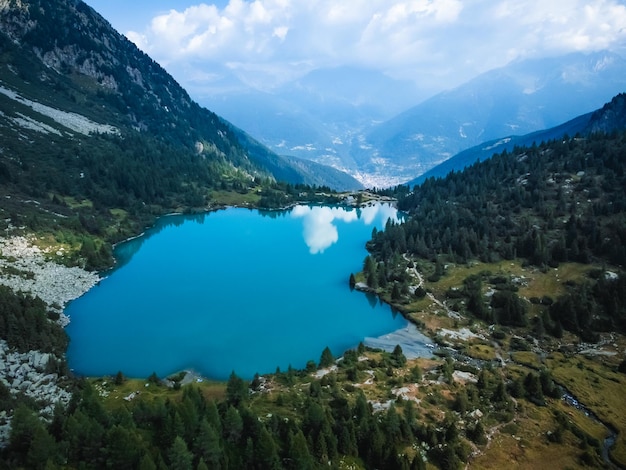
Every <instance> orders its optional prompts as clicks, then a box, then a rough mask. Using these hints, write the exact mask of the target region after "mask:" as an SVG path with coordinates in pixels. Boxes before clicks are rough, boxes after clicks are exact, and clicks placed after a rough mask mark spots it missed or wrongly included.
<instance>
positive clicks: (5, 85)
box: [0, 0, 354, 202]
mask: <svg viewBox="0 0 626 470" xmlns="http://www.w3.org/2000/svg"><path fill="white" fill-rule="evenodd" d="M0 33H1V34H0V43H1V44H2V48H1V50H2V56H1V60H0V86H1V87H2V90H3V92H2V95H3V96H1V98H2V100H1V101H0V106H1V107H0V110H1V111H2V114H1V115H0V118H2V121H1V122H0V124H1V126H0V132H2V134H3V141H5V142H9V144H5V145H3V147H4V151H5V154H6V153H12V154H13V155H14V157H13V158H14V159H15V158H21V155H20V153H25V152H28V151H29V149H27V148H24V146H21V145H17V144H16V143H15V142H16V141H19V140H20V139H22V138H25V139H28V140H30V141H31V142H33V143H35V144H36V142H37V141H40V140H42V139H41V137H42V135H41V134H45V135H53V136H54V137H55V139H56V141H58V143H59V145H62V146H67V144H66V143H63V144H62V142H63V141H65V140H66V139H70V140H72V142H75V141H77V140H80V139H82V138H84V137H81V136H80V135H76V134H75V133H78V134H82V136H87V134H89V133H98V134H109V137H110V138H109V140H110V141H113V143H112V146H113V147H114V148H115V150H114V149H110V150H112V151H113V152H119V147H122V151H123V147H124V146H125V145H124V144H123V143H122V142H123V141H124V142H126V143H127V142H128V141H130V140H132V139H138V142H137V146H139V147H144V148H150V147H151V146H152V145H162V146H167V147H169V148H170V150H171V151H172V152H175V153H177V154H181V155H186V157H185V158H188V159H193V158H196V160H202V159H204V160H208V161H209V162H210V163H211V164H213V166H214V167H215V168H213V170H214V171H215V173H216V174H214V175H213V176H212V177H211V179H212V180H213V181H215V180H217V179H219V178H220V175H219V174H217V173H223V171H221V170H218V169H217V167H216V165H217V166H220V165H222V166H225V167H231V168H236V169H237V170H238V171H240V172H242V175H243V173H245V174H247V175H248V176H247V177H255V176H267V177H273V174H272V170H273V167H272V165H271V164H270V163H269V162H268V161H267V160H263V159H258V158H257V159H254V158H251V157H250V156H249V155H248V154H247V152H246V150H245V149H244V148H242V146H241V144H240V142H239V141H238V139H237V137H236V136H235V135H234V133H233V131H232V129H231V126H229V125H228V124H227V123H225V122H223V120H222V119H220V118H219V117H218V116H217V115H215V114H214V113H212V112H210V111H208V110H207V109H204V108H202V107H200V106H199V105H198V104H197V103H196V102H194V101H193V100H192V99H191V98H190V97H189V95H188V94H187V92H186V91H185V90H184V89H182V88H181V87H180V86H179V85H178V84H177V83H176V82H175V81H174V80H173V79H172V77H171V76H170V75H169V74H167V72H165V70H163V69H162V68H161V66H159V64H157V63H156V62H154V61H153V60H152V59H151V58H150V57H148V56H147V55H145V54H144V53H142V52H141V51H139V50H138V49H137V48H136V47H135V45H134V44H132V43H131V42H130V41H128V40H127V39H126V38H125V37H124V36H122V35H120V34H118V33H117V32H116V31H115V30H113V28H112V27H111V26H110V25H109V23H108V22H107V21H106V20H104V19H103V18H102V17H101V16H100V15H98V14H97V13H96V12H95V11H94V10H93V9H91V8H90V7H89V6H87V5H86V4H84V3H83V2H81V1H78V0H63V1H60V2H44V1H39V0H28V1H22V0H3V1H2V2H0ZM33 103H36V104H33ZM23 105H26V108H24V106H23ZM42 110H43V112H42ZM64 113H65V114H64ZM67 113H69V115H68V114H67ZM42 114H43V116H42ZM55 116H56V118H55ZM61 116H63V117H61ZM50 120H51V121H52V122H50ZM78 121H81V122H82V124H80V125H83V127H82V128H80V129H77V128H76V126H77V125H79V124H78ZM87 122H90V124H89V125H87V127H84V124H85V123H87ZM59 126H60V127H59ZM143 139H146V140H148V141H153V142H152V144H150V143H140V141H142V140H143ZM11 143H13V145H11ZM54 148H55V147H53V149H54ZM52 151H54V150H52ZM149 151H151V150H149ZM152 151H153V150H152ZM15 154H17V155H15ZM197 157H199V158H197ZM5 163H6V162H5ZM7 164H8V165H9V166H10V164H9V163H7ZM194 164H195V163H194ZM283 165H286V166H289V165H290V164H289V162H288V161H284V162H283ZM293 171H294V173H295V174H296V175H297V176H298V178H297V179H295V180H294V181H289V182H293V183H300V182H304V183H308V182H309V181H308V179H307V177H306V176H303V175H300V173H299V172H298V170H297V168H294V169H293ZM13 173H14V174H16V173H19V172H18V171H17V170H16V171H14V172H13ZM85 173H86V172H85V171H80V172H79V174H85ZM194 173H197V172H190V174H194ZM336 179H337V178H336ZM351 182H352V183H354V182H353V181H351ZM144 202H145V201H144Z"/></svg>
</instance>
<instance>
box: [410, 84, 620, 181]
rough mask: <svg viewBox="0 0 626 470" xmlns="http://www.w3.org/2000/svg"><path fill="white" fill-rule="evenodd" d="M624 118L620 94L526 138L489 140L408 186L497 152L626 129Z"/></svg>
mask: <svg viewBox="0 0 626 470" xmlns="http://www.w3.org/2000/svg"><path fill="white" fill-rule="evenodd" d="M624 116H626V94H624V93H620V94H619V95H617V96H615V97H614V98H613V99H612V100H611V101H610V102H609V103H606V104H605V105H604V106H603V107H602V108H600V109H598V110H596V111H594V112H591V113H586V114H583V115H581V116H578V117H576V118H574V119H572V120H570V121H567V122H566V123H564V124H561V125H559V126H555V127H552V128H550V129H545V130H541V131H537V132H531V133H530V134H526V135H510V136H506V137H502V138H499V139H494V140H489V141H487V142H483V143H481V144H480V145H476V146H474V147H471V148H469V149H466V150H463V151H462V152H459V153H458V154H456V155H455V156H454V157H452V158H450V159H448V160H446V161H444V162H443V163H440V164H439V165H437V166H435V167H434V168H432V169H430V170H428V171H427V172H426V173H424V174H422V175H420V176H418V177H417V178H414V179H413V180H411V181H409V182H408V183H407V184H408V186H410V187H413V186H415V185H416V184H420V183H422V182H423V181H424V180H426V179H427V178H430V177H444V176H446V175H447V174H448V173H449V172H451V171H461V170H463V168H465V167H467V166H469V165H471V164H472V163H474V162H476V161H482V160H485V159H487V158H489V157H491V156H492V155H494V154H495V153H501V152H504V151H508V152H510V151H512V150H513V149H514V148H515V147H524V146H525V147H532V146H533V145H538V144H540V143H542V142H548V141H551V140H554V139H562V138H563V137H564V136H570V137H573V136H576V135H580V136H588V135H590V134H592V133H594V132H605V133H610V132H613V131H614V130H622V129H625V128H626V121H625V120H624Z"/></svg>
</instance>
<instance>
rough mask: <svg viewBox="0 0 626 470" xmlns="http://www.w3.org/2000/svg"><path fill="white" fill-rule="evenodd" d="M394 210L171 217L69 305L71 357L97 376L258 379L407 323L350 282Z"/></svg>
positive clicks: (126, 248)
mask: <svg viewBox="0 0 626 470" xmlns="http://www.w3.org/2000/svg"><path fill="white" fill-rule="evenodd" d="M390 217H391V218H394V219H395V218H397V212H396V210H395V208H393V207H392V206H390V205H383V204H381V205H376V206H371V207H365V208H361V209H348V208H339V207H325V206H311V207H309V206H297V207H295V208H294V209H292V210H289V211H280V212H261V211H257V210H248V209H241V208H231V209H226V210H221V211H217V212H212V213H208V214H203V215H196V216H183V215H173V216H167V217H163V218H162V219H160V220H159V221H158V223H157V225H156V226H155V227H154V228H152V229H150V230H149V231H147V232H146V233H145V234H144V235H142V236H141V237H139V238H136V239H134V240H130V241H128V242H125V243H123V244H121V245H119V246H118V247H117V248H116V251H115V255H116V258H117V259H118V267H117V268H116V269H115V270H114V271H112V272H111V273H110V274H109V275H108V277H106V278H105V279H104V280H102V282H100V284H99V285H98V286H96V287H94V288H93V289H91V290H90V291H89V292H88V293H86V294H85V295H84V296H82V297H81V298H79V299H77V300H75V301H73V302H71V303H70V304H69V305H68V307H67V308H66V310H65V312H66V313H67V314H68V315H69V316H70V318H71V323H70V325H69V326H68V327H67V333H68V334H69V336H70V347H69V350H68V360H69V365H70V367H71V368H72V369H73V370H74V372H75V373H77V374H81V375H92V376H101V375H110V374H115V373H116V372H117V371H118V370H121V371H122V372H123V373H124V374H125V375H126V376H130V377H147V376H148V375H150V374H151V373H152V372H156V373H157V375H159V376H160V377H163V376H166V375H168V374H171V373H173V372H176V371H180V370H183V369H193V370H195V371H197V372H198V373H200V374H202V375H203V376H205V377H208V378H211V379H225V378H227V377H228V376H229V375H230V373H231V372H232V371H233V370H234V371H235V372H236V373H237V374H238V375H239V376H241V377H244V378H251V377H252V376H253V375H254V374H255V373H256V372H258V373H260V374H263V373H269V372H274V371H275V370H276V367H277V366H278V367H280V368H281V370H286V369H287V368H288V366H289V365H290V364H291V365H292V366H293V367H295V368H303V367H304V366H305V364H306V362H307V361H308V360H310V359H313V360H314V361H316V362H317V361H319V358H320V355H321V352H322V350H323V349H324V348H325V347H326V346H329V347H330V349H331V351H332V352H333V354H335V355H336V356H338V355H340V354H342V353H343V352H345V351H346V350H347V349H349V348H353V347H355V346H357V345H358V343H359V342H360V341H362V340H363V339H364V338H365V337H368V336H370V337H371V336H380V335H383V334H386V333H389V332H391V331H394V330H397V329H399V328H403V327H404V326H406V325H407V321H406V320H405V319H404V318H403V317H402V315H400V314H395V313H393V312H392V310H391V308H390V307H389V306H388V305H386V304H382V303H380V302H379V301H378V300H377V299H376V298H375V297H373V296H371V295H369V296H368V295H366V294H364V293H362V292H358V291H352V290H351V289H350V287H349V285H348V278H349V275H350V273H351V272H357V271H360V270H361V268H362V264H363V259H364V258H365V256H366V255H367V252H366V250H365V242H366V241H367V240H369V239H370V238H371V233H372V229H373V228H374V227H376V228H378V229H382V228H383V227H384V224H385V222H386V221H387V219H388V218H390Z"/></svg>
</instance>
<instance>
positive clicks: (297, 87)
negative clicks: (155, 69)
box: [200, 51, 626, 187]
mask: <svg viewBox="0 0 626 470" xmlns="http://www.w3.org/2000/svg"><path fill="white" fill-rule="evenodd" d="M625 76H626V61H625V60H624V59H623V58H622V57H621V56H619V55H616V54H614V53H611V52H606V51H603V52H597V53H591V54H583V53H574V54H569V55H565V56H560V57H552V58H543V59H533V60H520V61H516V62H513V63H510V64H509V65H507V66H505V67H502V68H499V69H495V70H491V71H489V72H486V73H484V74H482V75H479V76H478V77H476V78H474V79H473V80H470V81H469V82H467V83H465V84H463V85H461V86H459V87H457V88H455V89H453V90H449V91H445V92H442V93H439V94H437V95H435V96H433V97H431V98H429V99H427V100H425V101H423V102H421V103H419V101H418V100H419V96H418V93H417V91H416V90H415V88H412V87H411V85H410V83H407V82H404V81H399V80H394V79H392V78H390V77H387V76H384V75H383V74H380V73H375V72H372V71H368V70H359V69H355V68H336V69H329V70H322V71H317V72H314V73H311V74H309V75H306V76H305V77H303V78H301V79H300V80H298V81H295V82H291V83H288V84H285V85H283V86H281V87H280V88H278V89H276V90H273V91H272V92H271V93H261V92H258V91H254V90H251V89H248V90H247V91H241V89H239V88H237V89H236V90H230V91H223V92H221V93H220V94H219V95H217V96H214V97H210V96H204V97H201V98H200V99H201V101H202V102H203V103H205V104H208V105H210V107H211V109H214V110H216V111H217V112H218V113H220V114H221V115H223V116H225V117H227V118H228V119H229V120H231V121H232V122H234V123H236V124H237V125H238V126H240V127H241V128H243V129H245V130H246V131H248V132H249V133H250V134H251V135H254V136H255V137H256V138H258V139H259V140H260V141H261V142H263V143H264V144H265V145H267V146H268V147H269V148H270V149H272V150H273V151H275V152H277V153H280V154H290V155H296V156H298V157H302V158H307V159H310V160H314V161H317V162H320V163H324V164H327V165H331V166H334V167H335V168H338V169H341V170H344V171H346V172H348V173H350V174H351V175H353V176H355V177H356V178H358V179H359V180H360V181H362V182H363V183H364V184H365V185H366V186H382V187H385V186H389V185H392V184H396V183H400V182H405V181H407V180H410V179H412V178H415V177H416V176H418V175H420V174H422V173H424V172H425V171H427V170H429V169H430V168H432V167H434V166H436V165H437V164H439V163H441V162H443V161H445V160H446V159H448V158H451V157H452V156H454V155H455V154H457V153H458V152H460V151H463V150H465V149H467V148H470V147H473V146H475V145H478V144H480V143H482V142H484V141H489V140H492V139H497V138H501V137H504V136H508V135H511V134H516V135H525V134H528V133H531V132H535V131H539V130H543V129H548V128H552V127H554V126H557V125H560V124H562V123H564V122H566V121H569V120H571V119H574V118H575V117H577V116H579V115H581V114H584V113H588V112H592V111H593V110H595V109H597V108H599V107H601V106H602V105H603V104H604V103H606V102H608V101H610V100H611V98H612V97H613V96H615V95H616V94H618V93H620V92H622V91H624V90H625V89H626V80H625V79H624V78H623V77H625ZM364 97H367V99H364ZM413 103H419V104H415V105H413V106H412V107H411V105H412V104H413Z"/></svg>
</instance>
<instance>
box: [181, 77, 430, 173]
mask: <svg viewBox="0 0 626 470" xmlns="http://www.w3.org/2000/svg"><path fill="white" fill-rule="evenodd" d="M215 86H216V90H215V91H213V92H212V93H210V94H209V93H207V92H206V91H205V92H204V94H203V91H202V90H200V89H198V90H195V92H194V94H195V95H197V96H199V97H200V98H199V100H200V101H201V102H202V103H203V104H205V105H206V106H208V107H210V108H211V109H213V110H215V111H216V112H218V113H219V114H220V115H222V116H224V117H225V118H226V119H228V120H229V121H230V122H232V123H234V124H236V125H237V126H238V127H240V128H242V129H243V130H245V131H246V132H247V133H248V134H250V135H253V136H255V137H256V138H258V139H259V140H260V141H261V142H263V144H265V145H266V146H267V147H268V148H270V149H271V150H272V151H274V152H276V153H279V154H287V155H293V156H297V157H301V158H305V159H308V160H312V161H316V162H318V163H323V164H325V165H331V166H333V167H335V168H339V169H342V170H345V171H347V172H348V173H350V174H352V175H356V176H358V177H359V178H360V179H361V180H362V181H366V180H367V178H366V177H363V175H361V174H360V173H361V172H360V169H359V167H358V165H357V164H356V162H355V161H354V159H353V158H352V156H351V148H352V143H353V142H356V141H358V139H359V136H360V135H361V134H362V133H363V132H364V131H365V130H366V129H369V128H370V127H371V126H373V125H375V124H376V123H378V122H382V121H384V120H386V119H389V118H391V117H392V116H394V115H396V114H397V113H398V112H401V111H404V110H405V109H406V107H407V105H410V104H411V103H416V102H418V100H419V98H420V95H419V93H418V91H417V89H416V87H415V85H414V84H413V83H412V82H409V81H403V80H396V79H393V78H391V77H388V76H386V75H384V74H382V73H380V72H377V71H373V70H368V69H363V68H358V67H336V68H328V69H321V70H315V71H312V72H310V73H308V74H306V75H305V76H303V77H301V78H299V79H297V80H294V81H290V82H288V83H286V84H284V85H282V86H280V87H278V88H276V89H274V90H272V91H271V92H261V91H257V90H253V89H250V88H245V89H244V88H242V87H232V88H228V87H224V86H223V85H222V84H219V85H215Z"/></svg>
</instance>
